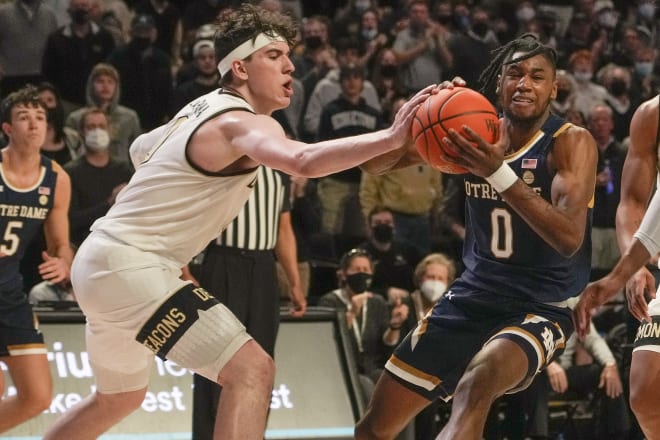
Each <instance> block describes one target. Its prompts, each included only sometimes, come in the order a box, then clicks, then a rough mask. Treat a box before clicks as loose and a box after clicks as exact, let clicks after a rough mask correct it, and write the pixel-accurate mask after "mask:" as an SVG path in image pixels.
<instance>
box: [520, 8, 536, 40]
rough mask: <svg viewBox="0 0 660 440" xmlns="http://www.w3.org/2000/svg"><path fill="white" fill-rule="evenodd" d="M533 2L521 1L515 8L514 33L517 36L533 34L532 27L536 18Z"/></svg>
mask: <svg viewBox="0 0 660 440" xmlns="http://www.w3.org/2000/svg"><path fill="white" fill-rule="evenodd" d="M535 6H536V5H535V2H532V1H530V0H523V1H521V2H519V3H518V5H517V6H516V23H515V26H516V31H517V34H518V35H522V34H526V33H529V32H533V31H534V29H533V26H535V25H536V23H535V22H534V19H535V18H536V7H535Z"/></svg>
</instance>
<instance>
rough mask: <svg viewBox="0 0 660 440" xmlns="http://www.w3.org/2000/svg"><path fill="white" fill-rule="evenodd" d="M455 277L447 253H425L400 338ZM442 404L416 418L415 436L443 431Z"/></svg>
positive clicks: (420, 438)
mask: <svg viewBox="0 0 660 440" xmlns="http://www.w3.org/2000/svg"><path fill="white" fill-rule="evenodd" d="M455 277H456V265H455V264H454V262H453V261H452V260H451V259H450V258H449V257H447V256H446V255H444V254H441V253H432V254H428V255H427V256H425V257H424V258H423V259H422V260H421V261H420V262H419V263H417V266H416V267H415V273H414V282H415V287H416V289H415V290H414V291H413V292H412V293H411V294H410V296H409V297H408V298H405V299H404V304H406V305H407V306H408V318H407V319H406V320H405V321H404V323H403V326H402V327H401V337H402V338H403V336H405V335H407V334H408V332H410V331H411V330H414V329H415V327H417V324H418V323H419V322H420V321H421V320H422V319H424V317H425V316H426V315H427V314H428V313H429V312H430V311H431V309H432V308H433V306H434V305H435V303H437V302H438V301H439V300H440V298H442V296H443V295H444V294H445V292H446V291H447V286H449V285H450V284H451V283H452V282H453V281H454V278H455ZM439 406H440V403H439V401H437V400H436V401H434V402H433V403H431V404H430V405H429V406H428V407H426V408H425V409H424V410H423V411H421V412H420V413H419V414H418V415H417V417H415V439H416V440H428V439H431V438H435V436H436V435H437V434H438V432H440V426H438V422H437V421H436V418H437V415H438V411H439Z"/></svg>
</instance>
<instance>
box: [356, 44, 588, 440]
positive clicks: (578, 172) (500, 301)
mask: <svg viewBox="0 0 660 440" xmlns="http://www.w3.org/2000/svg"><path fill="white" fill-rule="evenodd" d="M555 72H556V55H555V53H554V51H553V50H552V49H551V48H549V47H547V46H544V45H543V44H542V43H540V42H539V41H538V40H537V39H536V38H534V37H532V36H528V35H525V36H522V37H520V38H518V39H516V40H513V41H512V42H510V43H508V44H507V45H505V46H502V47H501V48H499V49H497V50H496V51H495V52H494V57H493V61H492V63H491V64H490V65H489V66H488V68H487V69H486V70H485V71H484V73H483V74H482V81H483V84H484V89H483V90H482V91H483V92H484V93H485V94H487V95H488V94H489V92H490V91H491V89H495V90H494V92H495V94H496V95H497V98H498V101H499V104H500V105H501V108H502V110H503V117H502V120H501V123H500V126H499V129H500V134H499V137H498V140H497V141H496V142H495V143H494V144H489V143H487V142H485V141H484V140H483V139H482V138H481V137H479V136H478V135H477V134H476V133H475V132H474V131H472V130H470V129H469V128H468V127H464V131H465V134H464V135H461V134H459V133H458V132H457V131H455V130H450V131H449V134H448V136H447V137H446V138H444V139H443V142H445V144H446V145H447V148H448V149H451V150H454V151H455V153H456V154H457V157H456V158H453V157H450V156H448V155H445V157H444V159H445V160H447V161H449V162H451V163H455V164H456V165H459V166H462V167H464V168H466V169H467V170H469V174H466V175H465V179H464V184H465V192H466V225H465V229H466V238H465V244H464V250H463V262H464V265H465V271H464V272H463V274H462V275H461V276H460V277H459V278H458V279H457V280H456V281H455V282H454V283H453V284H452V285H451V286H450V288H449V290H448V291H447V293H446V294H445V295H444V296H443V298H442V299H441V300H440V301H439V302H438V303H437V304H436V306H435V307H434V309H433V311H432V313H431V314H430V315H429V316H427V317H426V318H425V319H424V320H422V321H421V322H420V324H419V326H418V327H417V328H416V329H414V330H412V331H411V332H410V333H409V334H408V335H407V336H406V338H405V339H404V340H403V342H402V343H401V344H400V345H399V347H397V349H396V350H395V352H394V354H393V356H392V357H391V358H390V360H389V361H388V363H387V365H386V371H385V373H383V375H382V376H381V378H380V380H379V382H378V384H377V385H376V389H375V391H374V394H373V396H372V398H371V402H370V403H369V406H368V408H367V411H366V414H365V416H364V418H363V419H362V420H361V421H360V422H359V423H358V425H357V427H356V438H357V439H370V440H372V439H390V438H394V437H395V436H396V434H397V433H398V432H399V431H400V430H401V429H402V428H403V427H405V426H406V425H407V424H408V423H409V421H410V420H411V419H412V418H413V417H414V416H415V414H417V413H418V412H419V411H420V410H422V409H423V408H425V407H426V406H427V405H429V403H430V402H431V401H432V400H434V399H436V398H441V399H444V400H450V399H452V398H453V406H452V413H451V416H450V419H449V421H448V422H447V424H446V425H445V427H444V428H443V429H442V431H441V433H440V434H439V436H438V438H439V439H447V440H449V439H461V440H470V439H480V438H481V436H482V432H483V428H484V425H485V421H486V417H487V414H488V412H489V409H490V406H491V404H492V403H493V401H494V400H495V399H496V398H497V397H499V396H501V395H503V394H505V393H512V392H516V391H518V390H521V389H523V388H525V387H527V386H528V385H529V383H530V382H531V380H532V379H533V377H534V376H535V375H536V374H537V373H538V372H539V371H541V370H543V369H544V368H545V367H546V365H548V364H549V363H550V362H552V360H553V359H555V358H556V357H557V356H558V355H559V354H560V353H561V352H562V350H563V348H564V343H565V341H566V339H568V337H569V336H570V334H571V333H572V331H573V325H572V321H571V311H570V309H569V308H568V307H567V304H566V300H567V299H568V298H570V297H572V296H575V295H578V294H579V293H580V291H581V290H582V289H583V288H584V286H585V285H586V283H587V281H588V279H589V267H590V261H591V256H590V247H591V246H590V239H589V237H590V225H591V203H592V197H593V193H594V185H595V176H596V161H597V150H596V144H595V141H594V139H593V138H592V137H591V135H590V134H589V133H588V132H587V131H586V130H584V129H582V128H579V127H575V126H572V125H571V124H569V123H567V122H566V121H565V120H563V119H561V118H558V117H556V116H554V115H552V114H551V113H550V107H549V105H550V102H551V100H552V99H554V98H555V96H556V93H557V83H556V77H555ZM443 84H444V85H445V86H446V87H454V86H456V85H464V84H465V83H464V81H462V80H461V79H455V80H454V81H453V84H452V83H450V82H448V81H447V82H445V83H443ZM473 143H474V144H475V145H473ZM407 153H409V154H407ZM416 156H417V155H416V152H415V151H414V147H412V148H409V150H408V151H404V150H403V149H401V150H400V151H399V153H398V157H397V154H396V153H388V154H386V155H384V156H382V157H380V158H376V159H372V160H371V161H369V162H367V163H366V164H364V165H363V168H364V169H366V170H367V171H382V170H383V169H387V168H391V167H399V166H404V165H407V164H410V163H414V162H415V161H416V160H417V161H418V160H420V159H418V158H417V157H416Z"/></svg>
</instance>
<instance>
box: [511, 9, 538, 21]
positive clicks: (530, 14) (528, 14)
mask: <svg viewBox="0 0 660 440" xmlns="http://www.w3.org/2000/svg"><path fill="white" fill-rule="evenodd" d="M535 15H536V11H534V8H530V7H529V6H523V7H522V8H520V9H518V10H517V11H516V18H517V19H518V21H530V20H531V19H532V18H534V16H535Z"/></svg>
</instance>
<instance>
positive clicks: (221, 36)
mask: <svg viewBox="0 0 660 440" xmlns="http://www.w3.org/2000/svg"><path fill="white" fill-rule="evenodd" d="M261 33H264V34H266V35H268V36H270V37H273V36H275V35H279V36H281V37H282V38H284V39H285V40H286V41H287V43H288V44H289V46H293V43H294V39H295V37H296V33H297V28H296V25H295V23H294V21H293V19H292V18H291V16H289V15H286V14H282V13H279V12H271V11H268V10H266V9H263V8H260V7H258V6H254V5H251V4H249V3H246V4H243V5H242V6H241V7H240V8H238V9H235V10H233V11H231V12H229V13H227V14H225V15H223V16H222V20H221V21H219V22H218V29H217V31H216V33H215V41H214V46H215V59H216V60H217V61H220V60H222V59H223V58H224V57H226V56H227V55H228V54H229V53H230V52H231V51H232V50H234V49H236V48H237V47H238V46H239V45H240V44H243V43H244V42H245V41H248V40H250V39H252V40H253V41H254V40H255V39H256V38H257V36H258V35H259V34H261ZM248 58H249V57H248ZM224 76H227V75H223V77H224ZM222 83H223V84H226V81H225V80H224V78H223V81H222Z"/></svg>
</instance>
